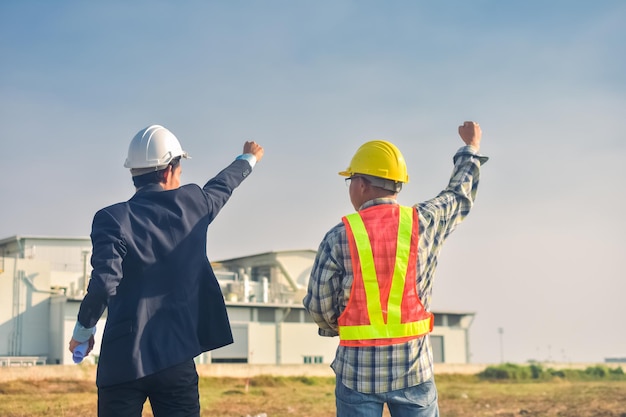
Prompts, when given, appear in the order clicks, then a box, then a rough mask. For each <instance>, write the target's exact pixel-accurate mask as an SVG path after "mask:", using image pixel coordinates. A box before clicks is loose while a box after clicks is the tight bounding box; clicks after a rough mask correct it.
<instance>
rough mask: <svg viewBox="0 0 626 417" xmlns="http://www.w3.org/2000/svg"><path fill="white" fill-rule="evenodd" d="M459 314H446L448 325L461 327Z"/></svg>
mask: <svg viewBox="0 0 626 417" xmlns="http://www.w3.org/2000/svg"><path fill="white" fill-rule="evenodd" d="M461 317H463V316H461V315H460V314H448V327H461Z"/></svg>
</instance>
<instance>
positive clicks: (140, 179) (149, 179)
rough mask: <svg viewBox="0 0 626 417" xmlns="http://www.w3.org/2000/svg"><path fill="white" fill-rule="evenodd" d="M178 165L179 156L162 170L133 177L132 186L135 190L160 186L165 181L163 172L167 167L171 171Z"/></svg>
mask: <svg viewBox="0 0 626 417" xmlns="http://www.w3.org/2000/svg"><path fill="white" fill-rule="evenodd" d="M179 164H180V156H179V157H177V158H174V159H172V161H171V162H170V163H169V164H168V166H166V167H165V168H163V169H160V170H158V171H153V172H148V173H147V174H143V175H137V176H135V177H133V184H135V187H136V188H141V187H144V186H146V185H148V184H160V183H162V182H163V181H164V180H165V171H166V170H167V168H168V167H172V171H173V170H174V169H175V168H176V167H177V166H178V165H179Z"/></svg>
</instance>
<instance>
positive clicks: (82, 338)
mask: <svg viewBox="0 0 626 417" xmlns="http://www.w3.org/2000/svg"><path fill="white" fill-rule="evenodd" d="M95 332H96V326H94V327H92V328H91V329H88V328H86V327H84V326H83V325H82V324H80V323H79V322H78V321H76V325H75V326H74V333H73V334H72V339H74V340H76V341H77V342H79V343H84V342H86V341H87V340H89V338H90V337H91V335H93V334H94V333H95Z"/></svg>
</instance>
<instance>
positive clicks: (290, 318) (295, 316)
mask: <svg viewBox="0 0 626 417" xmlns="http://www.w3.org/2000/svg"><path fill="white" fill-rule="evenodd" d="M283 321H284V322H285V323H300V310H296V309H291V310H289V313H287V315H286V316H285V318H284V319H283Z"/></svg>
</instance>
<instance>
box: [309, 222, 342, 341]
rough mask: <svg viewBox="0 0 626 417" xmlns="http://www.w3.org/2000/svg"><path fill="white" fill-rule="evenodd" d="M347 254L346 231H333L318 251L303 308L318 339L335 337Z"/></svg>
mask: <svg viewBox="0 0 626 417" xmlns="http://www.w3.org/2000/svg"><path fill="white" fill-rule="evenodd" d="M347 251H349V249H348V240H347V238H346V233H345V227H344V225H343V223H339V224H338V225H337V226H335V227H334V228H332V229H331V230H330V231H329V232H328V233H327V234H326V236H324V239H323V240H322V243H321V244H320V247H319V249H318V251H317V256H316V258H315V262H314V263H313V269H312V271H311V278H310V279H309V287H308V291H307V295H306V297H305V298H304V300H303V304H304V307H305V308H306V310H307V311H308V312H309V314H310V315H311V317H312V318H313V321H315V323H317V325H318V326H319V335H320V336H329V337H332V336H338V335H339V331H338V327H337V319H338V318H339V315H340V314H341V311H340V308H341V306H342V305H343V304H344V303H343V302H341V300H342V299H343V296H344V279H345V277H346V275H347V271H346V268H345V260H344V255H343V254H344V253H346V252H347Z"/></svg>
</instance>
